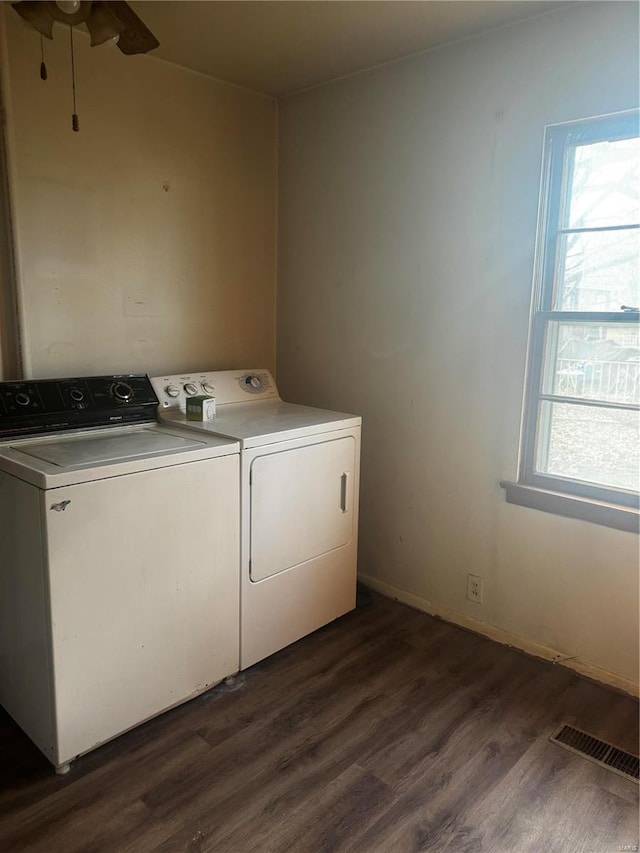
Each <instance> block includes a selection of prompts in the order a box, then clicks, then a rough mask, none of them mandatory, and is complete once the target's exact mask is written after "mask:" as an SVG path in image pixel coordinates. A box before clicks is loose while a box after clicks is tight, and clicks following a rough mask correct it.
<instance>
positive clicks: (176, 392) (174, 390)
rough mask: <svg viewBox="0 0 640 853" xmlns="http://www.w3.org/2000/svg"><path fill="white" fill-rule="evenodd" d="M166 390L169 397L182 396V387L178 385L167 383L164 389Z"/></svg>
mask: <svg viewBox="0 0 640 853" xmlns="http://www.w3.org/2000/svg"><path fill="white" fill-rule="evenodd" d="M164 391H165V394H166V395H167V397H179V396H180V389H179V388H178V386H177V385H167V387H166V388H165V389H164Z"/></svg>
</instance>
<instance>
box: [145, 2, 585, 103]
mask: <svg viewBox="0 0 640 853" xmlns="http://www.w3.org/2000/svg"><path fill="white" fill-rule="evenodd" d="M570 1H571V2H575V0H570ZM566 2H567V0H564V2H553V0H472V2H469V0H315V1H314V2H312V0H196V2H194V0H138V2H132V3H131V6H132V7H133V8H134V9H135V11H136V13H137V14H138V15H139V16H140V17H141V18H142V20H143V21H144V23H145V24H146V25H147V26H148V27H149V29H151V30H152V31H153V33H154V34H155V35H156V37H157V38H158V39H159V40H160V47H159V48H157V49H156V50H155V51H153V54H152V55H153V56H158V57H160V58H161V59H166V60H167V61H169V62H173V63H175V64H176V65H182V66H184V67H185V68H191V69H193V70H195V71H200V72H202V73H203V74H207V75H209V76H211V77H216V78H218V79H220V80H226V81H227V82H229V83H235V84H236V85H239V86H244V87H246V88H248V89H253V90H255V91H258V92H264V93H266V94H268V95H276V96H279V95H287V94H291V93H292V92H296V91H299V90H300V89H305V88H307V87H309V86H315V85H317V84H318V83H323V82H326V81H327V80H331V79H334V78H336V77H341V76H343V75H345V74H352V73H353V72H354V71H359V70H361V69H363V68H370V67H372V66H374V65H378V64H380V63H383V62H389V61H391V60H394V59H399V58H400V57H403V56H408V55H409V54H411V53H416V52H417V51H422V50H428V49H429V48H433V47H437V46H438V45H443V44H447V43H449V42H452V41H456V40H458V39H463V38H467V37H469V36H472V35H476V34H478V33H482V32H485V31H487V30H490V29H494V28H495V27H500V26H504V25H506V24H511V23H513V22H515V21H519V20H522V19H524V18H528V17H531V16H533V15H539V14H541V13H543V12H548V11H551V10H553V9H555V8H557V7H558V6H563V5H566Z"/></svg>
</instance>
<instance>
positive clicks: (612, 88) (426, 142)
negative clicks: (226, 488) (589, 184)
mask: <svg viewBox="0 0 640 853" xmlns="http://www.w3.org/2000/svg"><path fill="white" fill-rule="evenodd" d="M637 103H638V9H637V6H636V5H635V4H632V3H613V2H608V3H595V2H594V3H586V4H579V5H575V6H573V7H569V8H564V9H561V10H559V11H557V12H553V13H550V14H545V15H543V16H542V17H539V18H537V19H533V20H530V21H528V22H525V23H523V24H520V25H516V26H511V27H507V28H504V29H502V30H498V31H494V32H493V33H490V34H488V35H485V36H481V37H477V38H474V39H471V40H467V41H465V42H460V43H457V44H454V45H451V46H448V47H445V48H442V49H439V50H436V51H432V52H430V53H426V54H423V55H421V56H417V57H414V58H411V59H407V60H404V61H402V62H399V63H396V64H392V65H387V66H385V67H381V68H379V69H376V70H372V71H370V72H367V73H363V74H360V75H357V76H354V77H351V78H348V79H343V80H340V81H336V82H334V83H332V84H328V85H325V86H322V87H320V88H316V89H314V90H310V91H307V92H303V93H301V94H299V95H297V96H293V97H291V98H288V99H285V100H284V101H283V102H282V104H281V107H280V130H279V133H280V155H279V175H280V188H279V205H280V215H279V235H280V238H279V289H278V359H277V363H278V377H279V382H280V386H281V389H282V391H283V392H284V395H285V396H286V397H287V398H289V399H291V400H297V401H300V402H307V403H310V404H315V405H320V406H327V407H331V408H337V409H342V410H346V411H350V410H351V411H355V412H360V413H362V414H363V416H364V423H363V467H362V502H361V513H362V517H361V536H360V541H361V554H360V571H361V573H362V574H363V575H365V576H367V577H368V578H370V579H373V580H374V582H376V583H377V585H378V586H379V587H380V588H382V589H385V590H386V591H388V592H392V593H396V594H398V595H400V596H401V597H403V598H404V599H405V600H409V601H412V602H413V603H415V604H418V605H419V606H424V607H425V608H426V609H430V608H431V609H432V610H433V611H434V612H437V613H441V614H444V615H445V616H446V617H447V618H450V619H454V620H455V621H458V622H460V623H462V624H468V625H472V626H474V627H479V628H480V629H481V630H483V631H485V632H487V633H489V634H491V635H492V636H497V637H498V638H499V639H503V640H505V639H506V640H509V641H513V642H515V643H517V644H519V645H522V646H524V647H526V648H529V649H533V650H535V651H538V652H539V653H542V654H548V655H549V656H552V655H554V654H557V655H560V656H563V657H564V656H569V657H575V661H574V662H573V663H574V665H575V666H577V667H578V668H581V669H582V670H583V671H587V672H590V673H591V674H595V675H596V676H597V677H600V678H603V679H604V680H608V681H610V682H611V683H614V684H618V685H619V686H621V687H623V688H625V689H629V690H633V689H635V685H637V674H638V657H637V654H638V560H637V556H638V540H637V537H636V536H634V535H632V534H628V533H622V532H618V531H615V530H610V529H607V528H605V527H600V526H596V525H592V524H588V523H585V522H581V521H575V520H569V519H565V518H560V517H555V516H553V515H548V514H545V513H541V512H538V511H535V510H532V509H525V508H522V507H517V506H512V505H507V504H506V503H505V499H504V493H503V491H502V490H501V489H500V487H499V485H498V484H499V481H500V480H501V479H514V478H515V476H516V459H517V444H518V433H519V418H520V407H521V394H522V385H523V375H524V364H525V353H526V338H527V322H528V312H529V302H530V290H531V280H532V264H533V251H534V237H535V227H536V215H537V204H538V187H539V176H540V165H541V151H542V140H543V129H544V126H545V124H547V123H552V122H558V121H566V120H571V119H577V118H582V117H585V116H590V115H594V114H599V113H605V112H610V111H616V110H622V109H626V108H629V107H632V106H635V105H637ZM467 572H473V573H475V574H479V575H481V576H483V577H484V579H485V586H484V595H485V599H484V604H482V605H478V604H475V603H471V602H469V601H467V600H466V597H465V596H466V575H467ZM474 620H480V623H481V624H480V623H478V622H476V621H474Z"/></svg>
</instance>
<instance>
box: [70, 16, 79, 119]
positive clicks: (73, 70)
mask: <svg viewBox="0 0 640 853" xmlns="http://www.w3.org/2000/svg"><path fill="white" fill-rule="evenodd" d="M69 39H70V42H71V87H72V90H73V115H72V116H71V127H72V128H73V130H75V132H76V133H77V132H78V131H79V130H80V122H79V121H78V114H77V112H76V63H75V58H74V55H73V26H72V24H69Z"/></svg>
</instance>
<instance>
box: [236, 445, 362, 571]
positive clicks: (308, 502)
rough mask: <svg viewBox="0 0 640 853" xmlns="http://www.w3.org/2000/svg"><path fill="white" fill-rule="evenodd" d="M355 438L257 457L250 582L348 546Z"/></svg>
mask: <svg viewBox="0 0 640 853" xmlns="http://www.w3.org/2000/svg"><path fill="white" fill-rule="evenodd" d="M355 453H356V443H355V440H354V438H353V437H351V436H347V437H345V438H339V439H334V440H333V441H326V442H322V443H320V444H313V445H310V446H307V447H299V448H295V449H293V450H284V451H281V452H280V453H269V454H265V455H264V456H258V457H257V458H255V459H254V460H253V463H252V465H251V558H250V560H251V561H250V576H251V580H252V581H261V580H264V579H265V578H268V577H271V576H272V575H276V574H278V573H279V572H284V571H285V570H286V569H290V568H292V567H293V566H297V565H299V564H300V563H304V562H306V561H307V560H312V559H313V558H314V557H319V556H320V555H321V554H326V553H327V552H328V551H333V550H334V549H336V548H340V547H341V546H343V545H346V544H347V543H348V542H349V541H350V540H351V538H352V536H353V479H354V473H355Z"/></svg>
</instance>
